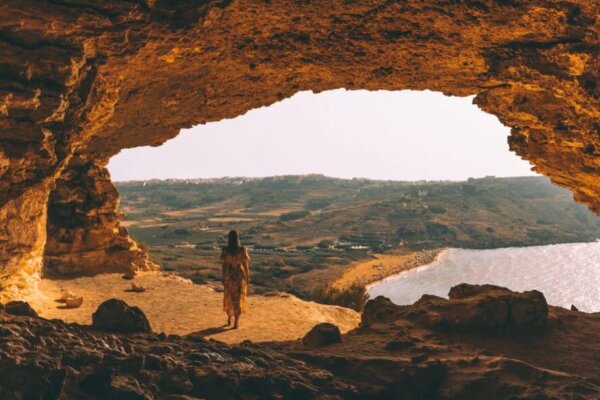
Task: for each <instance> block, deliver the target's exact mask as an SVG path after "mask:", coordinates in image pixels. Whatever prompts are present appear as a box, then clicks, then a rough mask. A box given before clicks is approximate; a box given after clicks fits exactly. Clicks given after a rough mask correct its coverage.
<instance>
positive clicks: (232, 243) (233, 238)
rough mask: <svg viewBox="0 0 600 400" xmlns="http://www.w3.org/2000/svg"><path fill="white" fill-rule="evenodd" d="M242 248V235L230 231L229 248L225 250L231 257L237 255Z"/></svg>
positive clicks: (228, 235) (228, 236) (228, 237)
mask: <svg viewBox="0 0 600 400" xmlns="http://www.w3.org/2000/svg"><path fill="white" fill-rule="evenodd" d="M241 247H242V245H241V243H240V235H238V233H237V231H229V234H227V246H226V247H225V248H224V249H223V250H225V251H226V252H227V253H229V254H231V255H236V254H237V253H238V251H239V250H240V248H241Z"/></svg>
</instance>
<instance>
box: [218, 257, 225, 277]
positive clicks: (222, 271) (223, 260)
mask: <svg viewBox="0 0 600 400" xmlns="http://www.w3.org/2000/svg"><path fill="white" fill-rule="evenodd" d="M219 261H220V262H221V283H223V284H224V283H225V252H224V251H221V257H219Z"/></svg>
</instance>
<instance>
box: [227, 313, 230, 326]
mask: <svg viewBox="0 0 600 400" xmlns="http://www.w3.org/2000/svg"><path fill="white" fill-rule="evenodd" d="M229 325H231V315H228V316H227V326H229Z"/></svg>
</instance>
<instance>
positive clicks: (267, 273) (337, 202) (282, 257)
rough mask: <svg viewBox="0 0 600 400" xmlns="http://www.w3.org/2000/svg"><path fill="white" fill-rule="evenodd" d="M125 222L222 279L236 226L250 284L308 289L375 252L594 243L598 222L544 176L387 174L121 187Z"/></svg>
mask: <svg viewBox="0 0 600 400" xmlns="http://www.w3.org/2000/svg"><path fill="white" fill-rule="evenodd" d="M117 188H118V190H119V192H120V193H121V197H122V206H123V210H124V211H125V213H126V221H125V224H126V226H127V227H128V230H129V231H130V232H131V233H132V234H133V236H134V237H135V238H136V239H137V240H139V241H143V242H145V243H147V245H148V246H149V248H150V249H151V256H152V257H153V259H154V261H156V262H158V263H160V264H161V265H162V266H163V267H164V268H166V269H168V270H172V271H176V272H177V273H178V274H180V275H182V276H185V277H188V278H191V279H193V280H194V281H195V282H207V281H211V280H219V279H220V277H219V274H220V266H219V265H218V262H217V259H218V253H219V249H220V246H222V245H223V244H224V235H226V234H227V232H228V231H229V230H230V229H237V230H239V231H240V232H241V235H242V240H243V242H244V245H246V246H247V247H248V249H249V251H250V255H251V257H252V271H253V279H252V281H253V287H254V288H255V289H256V290H257V291H264V290H284V291H289V292H292V293H295V294H297V295H299V296H301V297H304V298H310V297H313V296H314V295H315V287H317V286H319V285H327V284H329V283H331V282H332V281H333V280H335V279H336V278H337V277H339V276H340V275H341V274H342V273H343V272H344V270H345V269H347V268H348V265H349V264H351V263H353V262H354V261H358V260H366V259H368V258H370V257H372V253H373V252H387V251H390V250H393V251H399V250H400V251H406V252H410V251H414V250H421V249H435V248H441V247H465V248H494V247H506V246H528V245H541V244H549V243H565V242H577V241H590V240H594V239H596V238H598V237H600V219H598V218H597V217H596V216H595V215H594V214H592V213H591V212H590V211H589V210H588V209H587V208H585V207H584V206H582V205H579V204H577V203H575V202H574V201H573V200H572V197H571V193H570V192H568V191H567V190H564V189H561V188H558V187H556V186H554V185H552V184H551V183H550V182H549V181H548V180H547V179H546V178H543V177H526V178H501V179H500V178H483V179H470V180H468V181H466V182H388V181H371V180H365V179H353V180H343V179H332V178H326V177H323V176H317V175H310V176H285V177H272V178H264V179H242V178H236V179H232V178H227V179H214V180H185V181H181V180H168V181H146V182H127V183H119V184H117Z"/></svg>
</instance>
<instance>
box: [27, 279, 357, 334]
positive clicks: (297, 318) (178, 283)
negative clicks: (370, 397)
mask: <svg viewBox="0 0 600 400" xmlns="http://www.w3.org/2000/svg"><path fill="white" fill-rule="evenodd" d="M131 282H132V281H127V280H123V279H122V278H121V277H120V275H119V274H104V275H98V276H95V277H84V278H76V279H69V280H49V279H46V280H43V281H42V282H41V284H40V291H41V294H39V295H38V296H37V297H35V298H31V299H28V301H29V303H30V304H31V305H32V307H33V308H34V309H35V310H36V311H38V313H39V314H40V315H41V316H43V317H45V318H58V319H62V320H65V321H67V322H78V323H81V324H90V323H91V316H92V313H93V312H94V311H95V310H96V308H97V307H98V305H99V304H100V303H101V302H103V301H104V300H107V299H109V298H113V297H114V298H119V299H123V300H124V301H126V302H127V303H128V304H130V305H135V306H138V307H140V308H141V309H142V310H143V311H144V312H145V313H146V315H147V317H148V319H149V320H150V323H151V325H152V328H153V330H154V331H156V332H165V333H171V334H180V335H182V334H188V333H192V332H199V331H200V332H202V333H203V334H204V335H205V336H206V337H211V338H214V339H217V340H221V341H224V342H228V343H237V342H241V341H243V340H245V339H249V340H251V341H253V342H260V341H271V340H295V339H298V338H301V337H302V336H304V334H306V332H308V331H309V330H310V329H311V328H312V327H313V326H314V325H316V324H317V323H319V322H331V323H334V324H336V325H337V326H339V328H340V329H341V330H342V332H346V331H348V330H351V329H353V328H355V327H356V326H357V325H358V322H359V320H360V315H359V314H358V313H357V312H355V311H353V310H349V309H346V308H342V307H335V306H326V305H322V304H317V303H314V302H306V301H303V300H300V299H298V298H296V297H294V296H292V295H289V294H282V293H280V294H274V295H271V296H250V297H249V298H248V306H249V307H248V313H247V314H245V315H243V316H242V319H241V320H240V328H239V329H238V330H230V329H226V328H225V327H224V326H223V325H224V322H225V321H226V316H225V314H224V313H223V311H222V294H221V293H218V292H216V291H215V290H214V289H213V288H212V287H210V286H208V285H195V284H193V283H192V282H191V281H189V280H187V279H183V278H180V277H177V276H174V275H170V274H163V273H160V272H147V273H141V274H139V276H137V277H136V278H135V282H136V284H138V285H142V286H144V287H146V288H147V290H146V292H143V293H133V292H128V291H127V289H129V288H130V287H131ZM63 290H68V291H71V292H73V293H74V294H76V295H78V296H83V297H84V302H83V305H82V306H81V307H80V308H77V309H64V308H61V307H62V305H61V304H60V303H58V302H56V301H55V300H56V299H58V298H59V297H60V296H61V293H62V291H63Z"/></svg>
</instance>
